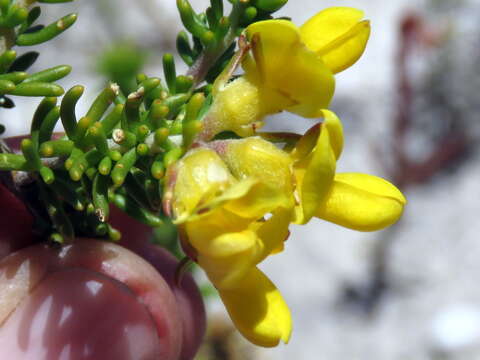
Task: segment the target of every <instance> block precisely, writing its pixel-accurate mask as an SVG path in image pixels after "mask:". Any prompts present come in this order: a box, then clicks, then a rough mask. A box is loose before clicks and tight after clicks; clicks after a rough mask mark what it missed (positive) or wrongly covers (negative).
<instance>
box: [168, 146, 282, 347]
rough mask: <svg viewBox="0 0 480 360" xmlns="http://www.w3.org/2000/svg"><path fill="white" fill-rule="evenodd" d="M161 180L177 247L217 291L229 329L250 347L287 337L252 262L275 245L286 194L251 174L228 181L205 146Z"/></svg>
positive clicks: (275, 302) (278, 300) (276, 301)
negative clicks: (231, 325)
mask: <svg viewBox="0 0 480 360" xmlns="http://www.w3.org/2000/svg"><path fill="white" fill-rule="evenodd" d="M166 180H167V189H166V195H167V198H169V200H168V201H167V204H166V207H167V209H166V211H167V212H170V211H171V212H172V216H173V218H174V221H175V223H177V224H178V225H179V231H180V234H181V240H182V244H183V246H184V249H185V252H186V253H188V254H189V256H190V257H191V258H192V259H193V260H195V261H196V262H197V263H198V264H199V265H200V266H201V267H202V268H203V269H204V270H205V272H206V274H207V276H208V277H209V279H210V280H211V281H212V283H213V284H214V285H215V287H216V288H217V289H218V291H219V294H220V297H221V298H222V300H223V302H224V304H225V307H226V308H227V310H228V312H229V314H230V316H231V318H232V320H233V322H234V323H235V325H236V327H237V328H238V329H239V331H240V332H241V333H242V334H243V335H244V336H245V337H246V338H247V339H249V340H250V341H252V342H253V343H255V344H257V345H262V346H275V345H277V344H278V342H279V341H280V340H283V341H284V342H287V341H288V339H289V337H290V333H291V317H290V311H289V309H288V307H287V305H286V303H285V301H284V300H283V298H282V296H281V294H280V292H279V291H278V290H277V289H276V287H275V286H274V284H273V283H272V282H271V281H270V280H269V279H268V278H267V277H266V276H265V275H264V274H263V273H262V272H261V271H260V270H259V269H258V268H257V267H256V265H257V264H259V263H260V262H261V261H262V260H263V259H265V258H266V257H267V256H268V255H270V254H271V253H275V252H277V251H279V250H281V249H282V248H283V242H284V240H286V238H287V237H288V234H289V233H288V224H289V220H290V213H289V212H287V211H285V210H284V206H285V205H286V204H287V203H288V199H287V198H288V196H289V193H288V192H282V191H275V190H274V189H272V188H271V187H270V186H269V185H268V184H264V183H262V182H260V181H258V180H257V179H255V178H253V177H248V178H244V179H236V178H235V177H234V176H233V175H232V174H231V172H230V170H229V169H228V167H227V165H226V164H225V163H224V162H223V161H222V160H221V158H220V157H219V155H218V154H217V153H216V152H215V151H213V150H211V149H209V148H205V147H200V148H195V149H192V150H190V152H189V153H187V154H186V155H185V156H184V157H183V158H182V159H181V160H179V161H178V162H177V163H175V164H174V165H173V166H171V167H170V168H169V169H168V173H167V179H166ZM267 214H271V215H272V216H271V217H270V218H269V219H266V218H265V216H266V215H267Z"/></svg>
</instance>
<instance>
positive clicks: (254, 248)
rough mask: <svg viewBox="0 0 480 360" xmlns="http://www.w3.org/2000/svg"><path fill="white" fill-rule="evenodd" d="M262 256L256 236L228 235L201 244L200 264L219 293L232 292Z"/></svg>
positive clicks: (243, 232) (250, 234)
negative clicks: (219, 290)
mask: <svg viewBox="0 0 480 360" xmlns="http://www.w3.org/2000/svg"><path fill="white" fill-rule="evenodd" d="M262 252H263V246H262V242H261V241H260V239H259V238H258V237H257V235H256V234H255V232H253V231H250V230H246V231H242V232H238V233H227V234H223V235H220V236H218V237H216V238H213V239H210V240H207V241H206V242H205V243H204V244H202V248H201V249H199V250H198V264H199V265H200V266H201V267H202V268H203V269H204V270H205V272H206V274H207V276H208V278H209V279H210V281H211V282H212V283H214V284H215V286H216V287H217V288H218V289H232V288H235V287H236V286H237V284H238V282H240V281H242V279H243V278H244V277H245V276H246V275H247V274H248V272H249V271H250V270H251V268H253V267H254V266H255V265H256V264H257V261H256V260H257V259H258V258H259V256H260V254H261V253H262Z"/></svg>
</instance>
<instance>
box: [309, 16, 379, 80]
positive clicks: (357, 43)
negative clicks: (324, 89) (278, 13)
mask: <svg viewBox="0 0 480 360" xmlns="http://www.w3.org/2000/svg"><path fill="white" fill-rule="evenodd" d="M363 15H364V13H363V11H361V10H357V9H354V8H349V7H331V8H328V9H325V10H323V11H321V12H319V13H318V14H317V15H315V16H313V17H312V18H311V19H309V20H308V21H307V22H306V23H305V24H304V25H303V26H302V27H301V28H300V33H301V38H302V41H303V42H304V43H305V44H306V45H307V47H308V48H309V49H311V50H313V51H315V52H316V53H317V54H318V55H320V56H321V57H322V59H323V61H324V62H325V64H326V65H327V67H328V68H329V69H330V70H331V71H332V72H333V73H338V72H340V71H342V70H345V69H346V68H348V67H350V66H351V65H353V64H354V63H355V62H356V61H357V60H358V59H359V58H360V56H361V55H362V54H363V52H364V50H365V47H366V45H367V41H368V38H369V36H370V23H369V22H368V21H361V20H362V18H363Z"/></svg>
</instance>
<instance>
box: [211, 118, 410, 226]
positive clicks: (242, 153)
mask: <svg viewBox="0 0 480 360" xmlns="http://www.w3.org/2000/svg"><path fill="white" fill-rule="evenodd" d="M320 114H321V115H322V116H323V118H324V121H323V123H322V124H318V125H316V126H314V127H312V128H311V129H310V130H309V131H307V133H306V134H305V135H304V136H302V137H301V139H300V140H299V141H298V142H297V144H296V146H295V147H294V149H293V150H292V151H291V152H290V153H287V152H285V151H283V150H280V149H278V148H276V147H275V146H274V145H272V144H271V143H269V142H268V141H265V140H263V139H261V138H260V137H250V138H246V139H240V140H229V141H220V142H214V143H213V145H212V146H214V147H217V145H216V144H218V143H221V146H218V148H220V149H221V150H222V151H220V152H219V154H220V156H221V157H222V159H223V160H224V162H225V164H226V165H227V166H228V168H229V170H230V171H231V173H232V175H233V176H234V177H235V178H237V179H247V178H254V179H257V180H258V181H260V182H261V183H262V184H264V185H266V186H268V187H269V188H271V189H272V191H277V192H278V195H277V197H283V201H282V202H281V205H280V206H281V207H282V208H283V209H289V208H290V209H291V212H290V214H291V221H292V222H294V223H296V224H305V223H307V222H308V221H309V220H310V219H311V218H312V217H314V216H315V217H319V218H322V219H325V220H327V221H331V222H334V223H336V224H339V225H342V226H344V227H348V228H351V229H355V230H360V231H373V230H379V229H382V228H384V227H386V226H389V225H391V224H393V223H394V222H395V221H397V220H398V219H399V217H400V216H401V214H402V212H403V207H404V205H405V203H406V200H405V198H404V196H403V195H402V193H401V192H400V191H399V190H398V189H397V188H396V187H395V186H393V185H392V184H390V183H389V182H387V181H386V180H383V179H381V178H378V177H375V176H371V175H366V174H353V173H350V174H335V170H336V162H337V160H338V158H339V157H340V155H341V152H342V149H343V131H342V125H341V122H340V120H339V119H338V117H337V116H336V115H335V114H334V113H333V112H331V111H328V110H322V111H321V113H320ZM281 194H283V195H281ZM285 194H289V195H285Z"/></svg>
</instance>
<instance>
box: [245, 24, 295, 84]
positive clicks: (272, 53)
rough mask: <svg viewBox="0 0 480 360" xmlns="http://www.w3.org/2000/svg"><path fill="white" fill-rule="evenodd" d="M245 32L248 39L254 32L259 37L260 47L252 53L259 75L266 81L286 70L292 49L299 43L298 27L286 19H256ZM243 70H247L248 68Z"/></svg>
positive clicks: (272, 79)
mask: <svg viewBox="0 0 480 360" xmlns="http://www.w3.org/2000/svg"><path fill="white" fill-rule="evenodd" d="M246 33H247V38H248V40H250V41H251V40H252V38H253V36H254V35H255V34H258V35H259V37H260V44H259V45H260V46H261V48H260V49H255V50H254V51H253V53H254V56H255V62H256V67H257V69H258V71H259V73H260V76H263V77H264V78H263V79H262V80H263V81H266V82H267V83H270V82H271V81H274V80H275V78H276V77H277V76H278V75H279V74H281V73H283V72H284V71H285V70H286V69H285V66H286V65H287V64H288V62H289V61H290V59H291V53H292V49H296V48H297V47H299V46H300V45H301V42H300V32H299V29H298V27H297V26H296V25H295V24H293V23H292V22H291V21H288V20H267V21H257V22H255V23H253V24H251V25H249V26H248V27H247V31H246ZM245 70H246V71H248V70H249V68H247V69H245ZM248 75H249V74H248V73H247V76H248ZM259 80H260V79H259Z"/></svg>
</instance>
